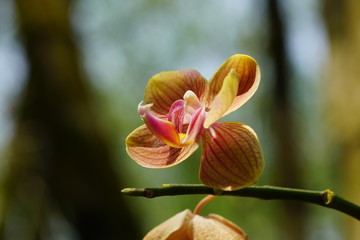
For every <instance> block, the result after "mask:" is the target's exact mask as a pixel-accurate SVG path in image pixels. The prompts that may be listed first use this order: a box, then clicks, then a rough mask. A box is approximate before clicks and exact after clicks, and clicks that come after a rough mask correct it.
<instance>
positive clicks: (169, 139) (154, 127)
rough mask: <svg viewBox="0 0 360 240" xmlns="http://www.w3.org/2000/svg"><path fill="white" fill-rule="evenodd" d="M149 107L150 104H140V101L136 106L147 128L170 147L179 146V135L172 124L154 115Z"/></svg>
mask: <svg viewBox="0 0 360 240" xmlns="http://www.w3.org/2000/svg"><path fill="white" fill-rule="evenodd" d="M151 107H152V104H146V105H144V106H142V105H141V103H140V104H139V106H138V112H139V115H140V117H141V118H142V119H143V120H144V122H145V124H146V126H147V127H148V128H149V130H150V131H151V132H152V133H153V134H154V135H155V136H156V137H157V138H159V139H160V140H161V141H162V142H164V143H166V144H168V145H170V146H171V147H176V148H179V147H181V145H180V136H179V133H178V131H177V130H176V128H175V126H174V124H173V123H172V122H169V121H167V120H164V119H161V118H159V117H157V116H155V115H154V114H153V113H152V111H151Z"/></svg>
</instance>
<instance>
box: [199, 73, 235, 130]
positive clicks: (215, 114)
mask: <svg viewBox="0 0 360 240" xmlns="http://www.w3.org/2000/svg"><path fill="white" fill-rule="evenodd" d="M238 86H239V77H238V74H237V73H236V71H235V70H234V69H231V70H230V72H229V74H228V75H227V76H226V77H225V79H224V82H223V84H222V87H221V89H220V91H219V93H218V94H217V95H216V97H215V99H214V100H213V102H212V103H211V109H210V111H209V114H208V116H207V117H206V120H205V122H204V128H209V127H210V125H211V124H213V123H214V122H216V121H217V120H219V119H220V118H221V117H222V116H223V115H224V113H225V112H226V111H227V110H228V109H229V108H230V106H231V105H232V103H233V102H234V99H235V97H236V94H237V92H238Z"/></svg>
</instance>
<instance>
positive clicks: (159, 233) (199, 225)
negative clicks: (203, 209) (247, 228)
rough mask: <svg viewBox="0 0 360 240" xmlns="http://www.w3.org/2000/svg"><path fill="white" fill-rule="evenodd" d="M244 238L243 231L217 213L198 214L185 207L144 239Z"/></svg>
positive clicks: (201, 239)
mask: <svg viewBox="0 0 360 240" xmlns="http://www.w3.org/2000/svg"><path fill="white" fill-rule="evenodd" d="M222 239H226V240H246V239H247V236H246V234H245V232H244V231H243V230H242V229H241V228H239V227H238V226H236V225H235V224H234V223H232V222H230V221H229V220H227V219H225V218H223V217H221V216H220V215H217V214H210V215H208V216H205V217H203V216H200V215H197V214H194V213H192V212H191V211H190V210H188V209H186V210H184V211H182V212H180V213H178V214H176V215H175V216H173V217H171V218H169V219H168V220H166V221H165V222H163V223H161V224H160V225H158V226H157V227H155V228H154V229H152V230H151V231H150V232H149V233H148V234H147V235H146V236H145V238H144V240H222Z"/></svg>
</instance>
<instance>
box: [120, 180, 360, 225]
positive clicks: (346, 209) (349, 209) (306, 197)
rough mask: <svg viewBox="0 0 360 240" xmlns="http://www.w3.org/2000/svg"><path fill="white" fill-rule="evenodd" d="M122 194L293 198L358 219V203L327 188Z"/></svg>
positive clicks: (192, 188)
mask: <svg viewBox="0 0 360 240" xmlns="http://www.w3.org/2000/svg"><path fill="white" fill-rule="evenodd" d="M122 193H124V194H126V195H129V196H141V197H147V198H154V197H161V196H175V195H190V194H210V195H217V196H220V195H222V196H237V197H253V198H258V199H262V200H294V201H300V202H307V203H313V204H317V205H320V206H323V207H326V208H331V209H334V210H337V211H339V212H342V213H344V214H347V215H349V216H351V217H353V218H356V219H358V220H360V206H358V205H356V204H355V203H352V202H350V201H348V200H346V199H344V198H342V197H340V196H338V195H336V194H335V193H334V192H332V191H330V190H329V189H327V190H324V191H313V190H304V189H295V188H283V187H275V186H250V187H246V188H242V189H240V190H236V191H221V190H218V189H213V188H211V187H207V186H205V185H202V184H181V185H176V184H166V185H164V186H163V187H160V188H125V189H123V190H122Z"/></svg>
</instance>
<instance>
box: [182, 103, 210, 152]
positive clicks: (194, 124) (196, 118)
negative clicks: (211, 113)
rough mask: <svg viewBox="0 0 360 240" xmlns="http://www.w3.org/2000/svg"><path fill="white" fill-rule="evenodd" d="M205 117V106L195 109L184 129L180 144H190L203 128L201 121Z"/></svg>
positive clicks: (202, 121)
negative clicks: (184, 133)
mask: <svg viewBox="0 0 360 240" xmlns="http://www.w3.org/2000/svg"><path fill="white" fill-rule="evenodd" d="M204 119H205V107H201V108H199V109H198V110H196V111H195V113H194V115H193V116H192V119H191V122H190V124H189V126H188V129H187V131H186V137H185V138H184V139H183V140H182V142H181V143H182V144H185V145H187V144H191V143H192V142H194V141H195V139H196V138H197V136H198V135H199V133H200V131H201V130H202V129H203V128H202V126H203V123H204Z"/></svg>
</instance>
